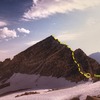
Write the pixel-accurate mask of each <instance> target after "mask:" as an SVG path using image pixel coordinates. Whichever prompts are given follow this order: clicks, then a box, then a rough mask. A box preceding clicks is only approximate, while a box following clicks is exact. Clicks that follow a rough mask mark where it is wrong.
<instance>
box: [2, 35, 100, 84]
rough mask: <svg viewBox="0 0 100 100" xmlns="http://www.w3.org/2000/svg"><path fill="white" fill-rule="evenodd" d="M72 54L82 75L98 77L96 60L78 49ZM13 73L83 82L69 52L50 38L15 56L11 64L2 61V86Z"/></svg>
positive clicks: (99, 66)
mask: <svg viewBox="0 0 100 100" xmlns="http://www.w3.org/2000/svg"><path fill="white" fill-rule="evenodd" d="M74 54H75V59H76V61H77V62H78V63H79V64H80V67H81V70H82V71H83V72H84V73H91V74H100V64H98V63H97V62H96V60H94V59H92V58H90V57H88V56H87V55H86V54H85V53H84V52H83V51H82V50H81V49H77V50H75V51H74ZM14 73H22V74H29V75H32V74H34V75H40V76H52V77H56V78H60V77H63V78H65V79H66V80H70V81H73V82H79V81H82V80H87V79H86V77H85V76H84V75H82V74H81V73H80V72H79V71H78V66H77V64H76V63H75V62H74V60H73V58H72V51H71V50H70V48H68V46H67V45H64V44H61V43H60V42H59V41H58V40H57V39H55V38H54V37H53V36H50V37H48V38H46V39H44V40H42V41H40V42H38V43H37V44H35V45H33V46H31V47H30V48H28V49H26V50H25V51H23V52H21V53H19V54H18V55H16V56H14V58H13V59H12V60H10V59H6V60H5V61H4V62H0V82H1V83H2V84H3V83H4V82H6V81H7V80H8V79H9V78H10V77H11V76H12V75H13V74H14Z"/></svg>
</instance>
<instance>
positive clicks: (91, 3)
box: [0, 0, 100, 60]
mask: <svg viewBox="0 0 100 100" xmlns="http://www.w3.org/2000/svg"><path fill="white" fill-rule="evenodd" d="M50 35H53V36H55V37H56V38H58V39H59V40H60V41H61V42H63V43H66V44H67V45H69V46H70V47H71V48H72V49H73V50H75V49H77V48H81V49H82V50H83V51H84V52H85V53H86V54H87V55H89V54H91V53H93V52H100V0H0V60H4V59H5V58H7V57H13V56H14V55H15V54H17V53H19V52H21V51H23V50H25V49H26V48H27V47H29V46H31V45H32V44H34V43H36V42H38V41H40V40H42V39H44V38H46V37H48V36H50Z"/></svg>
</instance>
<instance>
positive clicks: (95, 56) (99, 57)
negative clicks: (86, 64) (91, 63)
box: [89, 52, 100, 64]
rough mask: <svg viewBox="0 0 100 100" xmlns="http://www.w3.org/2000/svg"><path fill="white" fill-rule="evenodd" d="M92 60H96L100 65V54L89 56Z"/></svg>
mask: <svg viewBox="0 0 100 100" xmlns="http://www.w3.org/2000/svg"><path fill="white" fill-rule="evenodd" d="M89 56H90V57H91V58H93V59H95V60H96V61H97V62H99V64H100V52H96V53H93V54H91V55H89Z"/></svg>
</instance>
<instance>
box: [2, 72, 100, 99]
mask: <svg viewBox="0 0 100 100" xmlns="http://www.w3.org/2000/svg"><path fill="white" fill-rule="evenodd" d="M19 76H20V78H19ZM32 77H36V78H35V79H34V81H33V78H32ZM37 77H38V78H37ZM24 78H25V79H24ZM27 79H28V80H27ZM47 79H48V80H47ZM58 80H59V81H58ZM28 81H30V82H28ZM44 81H47V82H44ZM8 82H11V86H10V87H8V88H5V90H4V89H2V93H3V92H4V91H7V90H9V89H10V90H15V89H18V88H20V87H19V86H20V85H22V86H23V88H29V87H28V84H29V83H33V86H32V84H31V85H30V87H32V88H34V86H35V87H36V86H38V87H41V89H40V90H28V91H23V92H17V93H13V94H10V95H7V96H3V97H0V100H70V99H71V98H73V97H76V96H79V97H80V100H84V99H85V98H86V96H87V95H91V96H97V95H100V81H99V82H96V83H92V82H87V83H83V84H82V83H81V84H78V85H75V83H73V82H68V81H66V80H65V79H63V78H58V79H57V78H55V77H40V76H39V75H36V76H34V75H26V74H14V75H13V76H12V77H11V78H10V79H9V80H8ZM19 82H21V83H19ZM34 82H36V83H37V84H35V83H34ZM51 82H53V84H51ZM62 82H64V83H62ZM23 84H24V85H23ZM50 84H51V85H50ZM67 85H68V86H73V87H70V88H67ZM26 86H27V87H26ZM54 86H56V88H57V87H59V86H66V87H65V88H64V89H60V90H56V91H50V92H46V91H47V90H48V87H49V89H50V87H51V88H53V87H54ZM46 89H47V90H46ZM29 91H31V92H32V91H38V92H40V94H31V95H25V96H21V97H17V98H15V96H17V95H21V94H23V93H25V92H29ZM0 93H1V90H0Z"/></svg>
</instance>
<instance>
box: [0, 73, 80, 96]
mask: <svg viewBox="0 0 100 100" xmlns="http://www.w3.org/2000/svg"><path fill="white" fill-rule="evenodd" d="M9 82H10V86H8V87H5V88H3V89H0V94H3V93H7V92H9V91H16V90H22V89H52V88H63V87H72V86H75V85H77V84H76V83H75V82H70V81H67V80H66V79H65V78H56V77H52V76H48V77H47V76H40V75H28V74H20V73H15V74H14V75H13V76H12V77H11V78H10V79H9V80H7V81H6V82H5V83H9ZM80 83H82V82H80ZM80 83H78V84H80Z"/></svg>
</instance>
